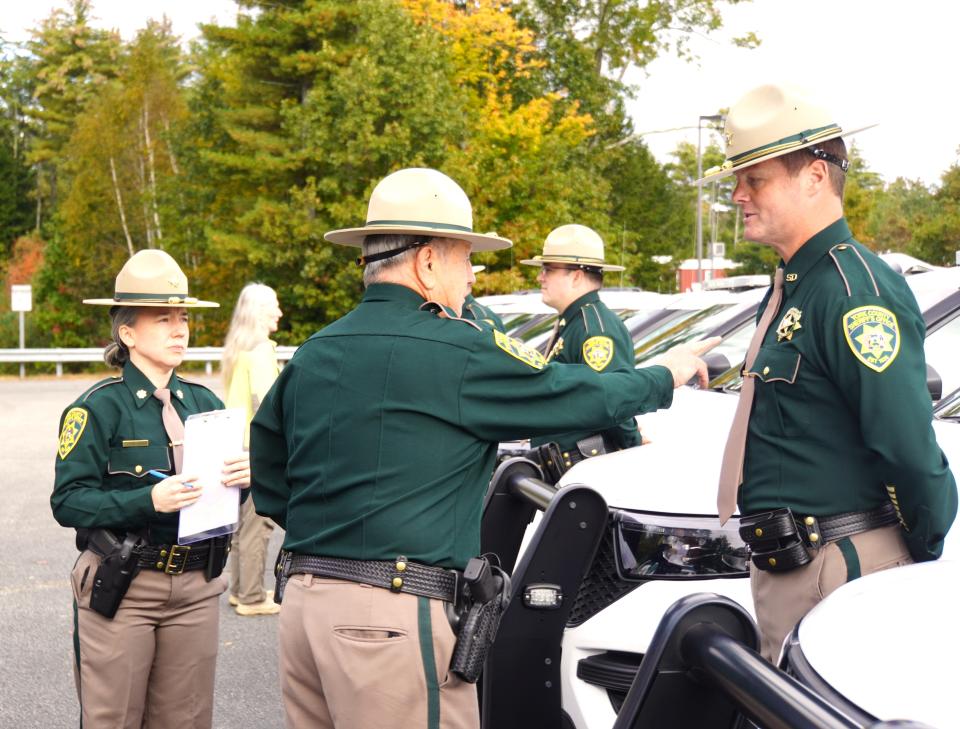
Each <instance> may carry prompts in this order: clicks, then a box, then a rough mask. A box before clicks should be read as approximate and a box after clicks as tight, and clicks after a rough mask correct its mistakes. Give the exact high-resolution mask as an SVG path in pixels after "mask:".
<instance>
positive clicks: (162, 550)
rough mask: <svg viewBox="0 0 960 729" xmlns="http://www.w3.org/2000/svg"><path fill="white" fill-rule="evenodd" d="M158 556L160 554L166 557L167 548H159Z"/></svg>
mask: <svg viewBox="0 0 960 729" xmlns="http://www.w3.org/2000/svg"><path fill="white" fill-rule="evenodd" d="M160 556H161V557H166V556H167V550H165V549H161V550H160Z"/></svg>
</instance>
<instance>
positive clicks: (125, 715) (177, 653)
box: [70, 550, 225, 729]
mask: <svg viewBox="0 0 960 729" xmlns="http://www.w3.org/2000/svg"><path fill="white" fill-rule="evenodd" d="M99 564H100V558H99V557H97V555H95V554H94V553H93V552H90V551H89V550H88V551H85V552H83V553H82V554H81V555H80V557H79V559H77V563H76V565H74V568H73V572H72V573H71V575H70V582H71V584H72V587H73V597H74V601H75V603H74V605H75V607H74V616H75V622H74V650H75V658H76V660H75V663H74V678H75V679H76V681H77V692H78V695H79V698H80V710H81V715H82V722H83V723H82V726H83V727H84V729H141V728H143V729H209V727H210V726H211V723H212V720H213V679H214V669H215V668H216V661H217V642H218V632H217V631H218V625H219V616H220V608H219V602H220V601H219V596H220V594H221V593H222V592H223V590H224V588H225V580H224V579H223V578H217V579H215V580H211V581H210V582H207V581H206V579H205V578H204V576H203V570H192V571H190V572H184V573H183V574H181V575H165V574H163V573H162V572H152V571H148V570H141V571H140V572H139V573H138V574H137V576H136V577H134V578H133V582H132V583H131V584H130V589H129V590H128V591H127V594H126V595H125V596H124V598H123V602H121V603H120V608H119V609H118V610H117V614H116V615H115V616H114V618H113V620H107V619H106V618H105V617H103V616H102V615H100V614H99V613H97V612H95V611H93V610H91V609H90V607H89V606H90V593H91V590H92V587H93V577H94V575H95V574H96V572H97V566H98V565H99Z"/></svg>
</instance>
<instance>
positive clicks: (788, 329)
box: [777, 306, 803, 342]
mask: <svg viewBox="0 0 960 729" xmlns="http://www.w3.org/2000/svg"><path fill="white" fill-rule="evenodd" d="M802 315H803V312H802V311H800V309H798V308H796V307H795V306H791V307H790V308H789V309H788V310H787V313H786V314H784V315H783V319H781V320H780V324H778V325H777V341H778V342H780V341H783V340H784V339H786V340H787V341H788V342H789V341H792V340H793V333H794V332H796V331H797V330H798V329H801V328H802V327H801V326H800V317H801V316H802Z"/></svg>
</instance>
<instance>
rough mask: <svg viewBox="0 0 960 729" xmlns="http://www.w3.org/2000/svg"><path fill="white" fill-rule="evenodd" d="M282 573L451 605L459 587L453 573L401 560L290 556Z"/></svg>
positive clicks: (455, 575) (398, 558)
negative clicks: (327, 578)
mask: <svg viewBox="0 0 960 729" xmlns="http://www.w3.org/2000/svg"><path fill="white" fill-rule="evenodd" d="M284 569H285V571H286V572H287V574H291V575H295V574H307V575H317V576H319V577H331V578H333V579H336V580H348V581H350V582H361V583H363V584H365V585H373V586H374V587H382V588H384V589H385V590H390V591H392V592H409V593H410V594H411V595H419V596H421V597H429V598H431V599H434V600H445V601H447V602H451V603H452V602H455V601H456V600H455V598H456V596H457V588H458V583H459V573H458V572H456V571H454V570H447V569H443V568H442V567H430V566H427V565H423V564H417V563H416V562H408V561H407V559H406V558H405V557H397V559H396V560H394V561H393V562H388V561H377V560H358V559H343V558H340V557H316V556H314V555H311V554H294V555H292V556H291V557H290V563H289V566H285V568H284Z"/></svg>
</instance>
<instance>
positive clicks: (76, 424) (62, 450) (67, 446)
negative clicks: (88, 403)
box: [57, 408, 87, 460]
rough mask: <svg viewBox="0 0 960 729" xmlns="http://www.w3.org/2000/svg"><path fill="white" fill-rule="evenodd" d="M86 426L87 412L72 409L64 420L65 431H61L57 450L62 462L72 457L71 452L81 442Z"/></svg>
mask: <svg viewBox="0 0 960 729" xmlns="http://www.w3.org/2000/svg"><path fill="white" fill-rule="evenodd" d="M86 425H87V411H86V410H84V409H83V408H70V410H69V412H68V413H67V415H66V417H64V419H63V429H62V430H61V431H60V447H59V448H57V452H58V453H59V454H60V460H63V459H64V458H66V457H67V456H68V455H70V451H72V450H73V447H74V446H75V445H76V444H77V442H78V441H79V440H80V436H81V435H82V434H83V429H84V428H85V427H86Z"/></svg>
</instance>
